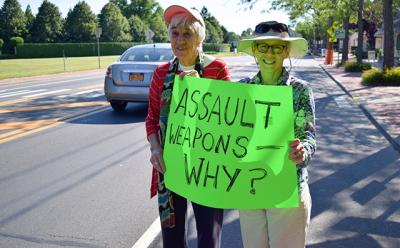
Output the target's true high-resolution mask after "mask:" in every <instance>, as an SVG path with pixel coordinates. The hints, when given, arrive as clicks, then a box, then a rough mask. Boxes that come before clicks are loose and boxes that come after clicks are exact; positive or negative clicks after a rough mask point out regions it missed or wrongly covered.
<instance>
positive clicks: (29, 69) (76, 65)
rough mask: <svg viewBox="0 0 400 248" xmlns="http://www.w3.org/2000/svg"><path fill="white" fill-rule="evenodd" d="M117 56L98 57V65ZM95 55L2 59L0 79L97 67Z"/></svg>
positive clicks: (103, 65) (111, 61)
mask: <svg viewBox="0 0 400 248" xmlns="http://www.w3.org/2000/svg"><path fill="white" fill-rule="evenodd" d="M118 57H119V56H102V57H100V67H101V68H106V67H107V66H108V65H109V64H111V63H113V62H114V61H116V60H117V59H118ZM98 67H99V65H98V58H97V57H75V58H74V57H71V58H67V59H65V68H64V58H48V59H4V60H0V79H6V78H16V77H28V76H37V75H47V74H54V73H60V72H71V71H83V70H91V69H97V68H98Z"/></svg>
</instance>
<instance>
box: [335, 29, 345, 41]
mask: <svg viewBox="0 0 400 248" xmlns="http://www.w3.org/2000/svg"><path fill="white" fill-rule="evenodd" d="M333 37H335V38H336V39H344V29H336V30H335V33H334V36H333Z"/></svg>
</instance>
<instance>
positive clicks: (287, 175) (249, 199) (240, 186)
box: [164, 77, 298, 209]
mask: <svg viewBox="0 0 400 248" xmlns="http://www.w3.org/2000/svg"><path fill="white" fill-rule="evenodd" d="M293 126H294V124H293V102H292V88H291V87H290V86H287V87H286V86H268V87H267V86H262V85H250V84H241V83H234V82H226V81H218V80H211V79H204V78H193V77H185V78H184V80H182V81H180V80H179V78H178V77H175V84H174V88H173V92H172V99H171V107H170V113H169V117H168V126H167V132H166V137H165V147H164V161H165V164H166V173H165V177H164V178H165V183H166V186H167V188H169V189H170V190H172V191H174V192H175V193H177V194H179V195H182V196H184V197H186V198H188V199H190V200H191V201H193V202H196V203H199V204H202V205H206V206H210V207H218V208H247V209H257V208H288V207H297V206H298V189H297V175H296V166H295V165H294V163H293V162H292V161H290V160H289V142H290V141H292V140H293V139H294V127H293Z"/></svg>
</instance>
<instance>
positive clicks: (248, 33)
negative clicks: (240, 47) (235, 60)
mask: <svg viewBox="0 0 400 248" xmlns="http://www.w3.org/2000/svg"><path fill="white" fill-rule="evenodd" d="M252 34H253V30H252V29H251V28H248V29H246V30H243V32H242V34H241V35H240V39H247V38H249V37H251V35H252Z"/></svg>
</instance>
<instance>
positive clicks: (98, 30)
mask: <svg viewBox="0 0 400 248" xmlns="http://www.w3.org/2000/svg"><path fill="white" fill-rule="evenodd" d="M101 33H102V29H101V28H97V29H96V38H97V39H98V38H100V35H101Z"/></svg>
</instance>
